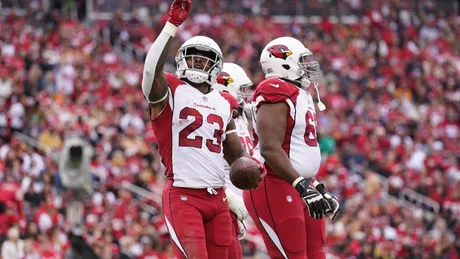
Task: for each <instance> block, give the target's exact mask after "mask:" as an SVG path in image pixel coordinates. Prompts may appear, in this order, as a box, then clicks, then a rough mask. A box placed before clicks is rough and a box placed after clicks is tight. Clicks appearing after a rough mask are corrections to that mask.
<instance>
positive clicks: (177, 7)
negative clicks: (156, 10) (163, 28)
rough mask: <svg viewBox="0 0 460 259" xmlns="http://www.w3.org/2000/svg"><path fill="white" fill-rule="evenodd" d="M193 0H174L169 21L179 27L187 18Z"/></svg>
mask: <svg viewBox="0 0 460 259" xmlns="http://www.w3.org/2000/svg"><path fill="white" fill-rule="evenodd" d="M191 7H192V0H174V2H173V3H172V4H171V9H170V10H169V18H168V22H169V23H172V24H174V25H175V26H176V27H179V26H180V25H181V24H182V23H183V22H184V21H185V19H187V17H188V14H189V11H190V8H191Z"/></svg>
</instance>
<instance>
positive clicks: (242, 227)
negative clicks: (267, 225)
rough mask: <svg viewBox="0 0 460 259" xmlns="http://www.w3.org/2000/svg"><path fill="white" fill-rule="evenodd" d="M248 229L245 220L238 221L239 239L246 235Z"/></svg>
mask: <svg viewBox="0 0 460 259" xmlns="http://www.w3.org/2000/svg"><path fill="white" fill-rule="evenodd" d="M247 233H248V231H247V230H246V226H245V225H244V223H243V221H238V240H241V239H243V238H245V237H246V235H247Z"/></svg>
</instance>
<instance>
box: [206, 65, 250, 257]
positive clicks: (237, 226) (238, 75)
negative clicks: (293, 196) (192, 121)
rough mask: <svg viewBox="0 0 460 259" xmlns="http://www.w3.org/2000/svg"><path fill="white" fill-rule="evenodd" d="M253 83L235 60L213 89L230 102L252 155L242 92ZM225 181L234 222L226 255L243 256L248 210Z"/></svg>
mask: <svg viewBox="0 0 460 259" xmlns="http://www.w3.org/2000/svg"><path fill="white" fill-rule="evenodd" d="M252 85H253V83H252V81H251V79H249V77H248V76H247V74H246V72H244V70H243V69H242V68H241V67H240V66H238V65H237V64H234V63H224V66H223V69H222V71H221V72H220V73H219V75H218V76H217V84H215V85H214V86H213V88H214V89H216V90H218V91H221V92H222V95H223V96H224V97H225V98H226V99H227V101H228V102H229V103H230V107H231V108H232V116H233V120H234V121H235V127H236V133H237V134H238V137H239V138H240V141H241V143H242V144H243V146H244V148H245V149H246V151H247V152H248V153H249V154H252V149H253V146H252V138H251V135H250V134H249V129H248V127H249V125H248V119H247V115H246V112H247V108H246V109H245V107H247V105H246V103H245V101H244V99H243V92H244V89H245V88H249V87H251V86H252ZM225 171H226V172H227V175H228V173H229V171H230V166H229V165H228V164H227V165H226V167H225ZM226 180H227V184H226V189H225V193H226V194H227V197H228V205H229V208H230V211H231V212H232V213H231V217H232V223H233V242H232V245H231V246H230V250H229V258H235V259H239V258H242V250H241V244H240V242H239V240H240V239H242V238H244V237H245V235H246V228H245V226H244V223H243V222H244V220H245V219H246V218H247V217H248V211H247V210H246V207H245V206H244V202H243V191H242V190H240V189H238V188H236V187H235V186H233V184H232V183H231V182H230V179H229V177H226Z"/></svg>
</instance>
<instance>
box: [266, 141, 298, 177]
mask: <svg viewBox="0 0 460 259" xmlns="http://www.w3.org/2000/svg"><path fill="white" fill-rule="evenodd" d="M261 155H262V157H263V158H264V159H265V161H266V162H267V163H268V165H269V166H270V167H271V168H272V169H273V171H274V172H275V173H276V174H277V175H278V176H279V177H280V178H281V179H283V180H285V181H286V182H288V183H289V184H291V185H292V183H293V182H294V181H295V180H296V179H298V178H299V177H300V176H301V175H300V174H299V173H298V172H297V171H296V170H295V169H294V167H293V166H292V164H291V161H290V160H289V157H288V156H287V155H286V152H284V150H283V148H282V147H281V146H280V147H262V148H261Z"/></svg>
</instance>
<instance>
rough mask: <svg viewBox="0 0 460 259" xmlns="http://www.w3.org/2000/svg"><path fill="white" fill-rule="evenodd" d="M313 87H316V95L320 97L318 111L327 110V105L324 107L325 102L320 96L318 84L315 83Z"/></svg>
mask: <svg viewBox="0 0 460 259" xmlns="http://www.w3.org/2000/svg"><path fill="white" fill-rule="evenodd" d="M313 85H314V86H315V90H316V95H317V96H318V109H319V110H320V111H324V110H326V105H324V103H323V102H321V97H320V96H319V90H318V85H319V84H318V82H313Z"/></svg>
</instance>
